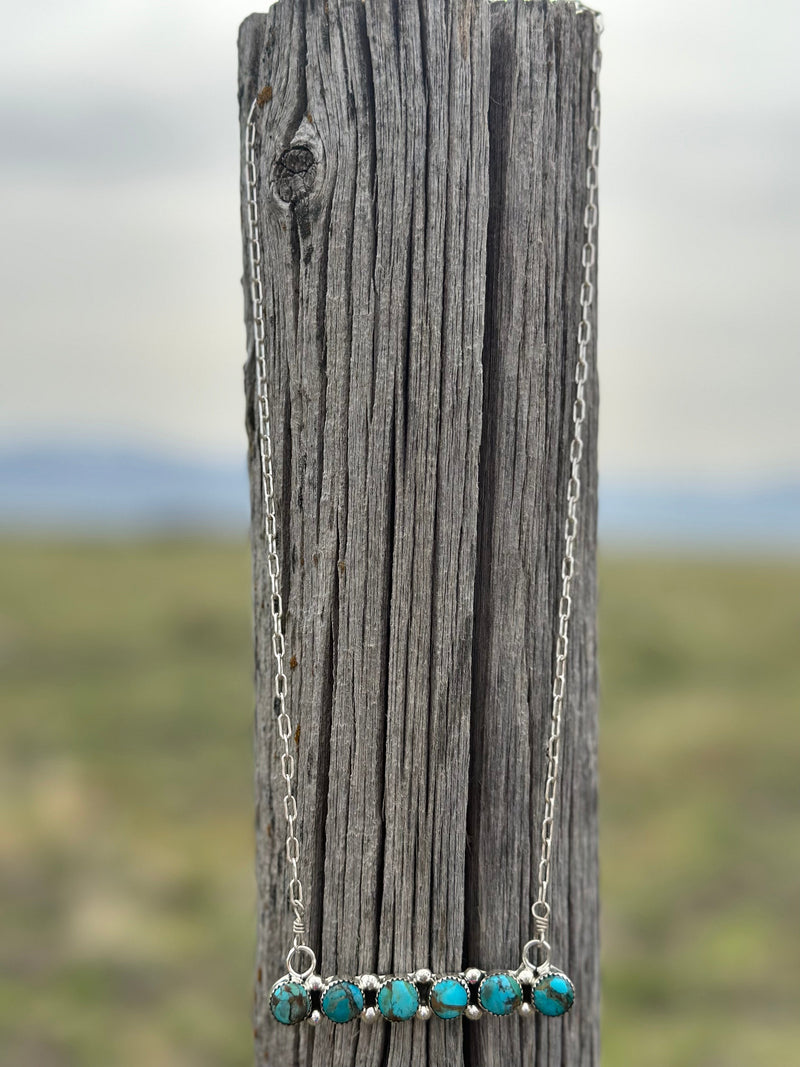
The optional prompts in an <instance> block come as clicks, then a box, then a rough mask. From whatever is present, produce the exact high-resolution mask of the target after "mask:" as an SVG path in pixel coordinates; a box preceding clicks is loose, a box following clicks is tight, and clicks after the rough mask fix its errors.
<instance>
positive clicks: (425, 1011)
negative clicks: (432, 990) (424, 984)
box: [417, 1004, 433, 1022]
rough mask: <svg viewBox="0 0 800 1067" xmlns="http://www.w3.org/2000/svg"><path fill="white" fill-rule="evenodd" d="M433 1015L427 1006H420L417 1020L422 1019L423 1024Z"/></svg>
mask: <svg viewBox="0 0 800 1067" xmlns="http://www.w3.org/2000/svg"><path fill="white" fill-rule="evenodd" d="M432 1014H433V1012H432V1011H431V1009H430V1008H429V1007H428V1005H427V1004H420V1006H419V1007H418V1008H417V1018H418V1019H422V1021H423V1022H424V1021H425V1020H426V1019H430V1017H431V1015H432Z"/></svg>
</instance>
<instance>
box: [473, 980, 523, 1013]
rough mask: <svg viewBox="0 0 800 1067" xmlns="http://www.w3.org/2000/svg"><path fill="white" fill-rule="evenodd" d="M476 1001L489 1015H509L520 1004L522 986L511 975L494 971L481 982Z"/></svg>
mask: <svg viewBox="0 0 800 1067" xmlns="http://www.w3.org/2000/svg"><path fill="white" fill-rule="evenodd" d="M478 1000H479V1001H480V1003H481V1007H482V1008H483V1010H484V1011H488V1012H489V1014H490V1015H511V1014H512V1012H515V1011H516V1010H517V1008H518V1007H519V1006H520V1004H521V1003H522V986H521V985H520V984H519V982H518V981H517V980H516V978H515V977H514V975H513V974H506V972H505V971H496V972H495V973H494V974H487V976H486V977H485V978H484V980H483V981H482V982H481V984H480V988H479V990H478Z"/></svg>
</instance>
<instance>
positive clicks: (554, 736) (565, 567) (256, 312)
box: [245, 3, 603, 975]
mask: <svg viewBox="0 0 800 1067" xmlns="http://www.w3.org/2000/svg"><path fill="white" fill-rule="evenodd" d="M575 8H576V10H577V11H579V12H588V13H589V14H591V15H592V17H593V19H594V27H595V39H596V44H595V48H594V52H593V54H592V68H591V69H592V84H591V125H590V128H589V136H588V141H587V148H588V159H589V161H588V165H587V170H586V191H587V202H586V208H585V211H584V217H583V226H584V245H583V250H582V255H581V262H582V266H583V282H582V285H581V290H580V305H581V320H580V325H579V327H578V338H577V342H578V361H577V366H576V369H575V386H576V392H575V401H574V403H573V406H572V431H573V434H572V442H571V444H570V450H569V459H570V477H569V482H568V483H567V518H566V522H565V525H564V554H563V558H562V561H561V597H560V600H559V608H558V637H557V641H556V656H555V673H554V680H553V692H552V706H551V716H550V737H549V740H548V743H547V779H546V782H545V790H544V816H543V819H542V829H541V848H542V851H541V858H540V860H539V870H538V894H537V899H536V901H535V903H534V904H533V906H532V908H531V911H532V913H533V917H534V922H535V926H536V931H537V937H538V938H540V939H541V942H540V943H541V944H544V945H546V941H545V940H544V939H545V937H546V935H547V930H548V927H549V918H550V904H549V902H548V893H549V888H550V861H551V852H552V845H553V826H554V822H555V807H556V792H557V786H558V775H559V751H560V743H561V718H562V712H563V707H564V689H565V685H566V671H567V652H568V649H569V624H570V618H571V616H572V579H573V577H574V573H575V542H576V539H577V536H578V514H577V508H578V501H579V500H580V495H581V480H580V466H581V460H582V457H583V425H584V422H585V419H586V399H585V391H586V381H587V376H588V370H589V364H588V358H587V357H588V350H589V344H590V342H591V311H592V305H593V302H594V285H593V282H592V277H593V271H594V265H595V261H596V251H597V250H596V237H595V233H596V229H597V162H598V151H599V145H600V90H599V87H598V74H599V71H600V62H601V55H602V54H601V51H600V47H599V39H600V34H601V33H602V31H603V26H602V19H601V16H600V14H599V13H598V12H596V11H593V10H592V9H591V8H588V7H586V6H585V5H583V4H580V3H576V4H575ZM258 104H259V101H258V98H256V99H255V100H254V101H253V103H252V105H251V107H250V111H249V114H248V116H247V124H246V141H245V184H246V190H247V200H246V208H247V235H248V251H249V261H250V304H251V310H252V322H253V337H254V344H255V368H256V395H257V401H258V442H259V454H260V467H261V495H262V501H263V505H264V533H265V538H266V542H267V564H268V570H269V577H270V585H271V612H272V650H273V653H274V655H275V662H276V672H275V677H274V692H275V703H276V707H277V708H278V716H277V725H278V734H279V736H280V739H281V741H282V743H283V752H282V754H281V776H282V778H283V781H284V783H285V786H286V790H285V795H284V798H283V811H284V816H285V819H286V859H287V862H288V864H289V883H288V896H289V904H290V907H291V909H292V911H293V912H294V922H293V924H292V930H293V935H294V937H293V941H292V947H291V949H290V951H289V953H288V956H287V965H288V966H289V970H290V971H291V973H292V974H294V975H297V974H306V973H310V971H311V969H313V965H314V963H315V957H314V953H313V952H312V950H311V949H310V948H309V947H308V946H307V945H306V944H305V938H306V914H305V903H304V899H303V883H302V882H301V880H300V873H299V863H300V842H299V840H298V838H297V832H296V830H297V801H296V798H295V795H294V776H295V764H296V761H295V757H294V754H293V753H292V751H291V749H290V743H291V739H292V734H293V731H292V722H291V718H290V716H289V713H288V712H287V710H286V674H285V672H284V669H283V660H284V654H285V646H284V637H283V601H282V599H281V594H280V560H279V557H278V546H277V521H276V515H275V483H274V479H273V472H272V435H271V430H270V411H269V400H268V398H267V390H266V380H267V361H266V342H265V330H266V320H265V315H264V288H263V280H262V256H261V237H260V233H259V212H258V199H257V189H258V170H257V157H256V148H255V146H256V121H255V115H256V111H257V109H258ZM534 943H536V942H531V943H530V944H534ZM300 955H304V956H305V957H306V959H307V960H308V961H310V967H307V968H305V969H304V970H302V971H298V970H297V969H296V968H295V966H294V960H295V959H297V958H298V956H300Z"/></svg>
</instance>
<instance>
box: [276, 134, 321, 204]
mask: <svg viewBox="0 0 800 1067" xmlns="http://www.w3.org/2000/svg"><path fill="white" fill-rule="evenodd" d="M316 179H317V160H316V157H315V156H314V153H313V152H312V151H311V149H310V148H309V147H308V145H293V146H292V147H291V148H287V149H286V151H285V152H283V153H282V154H281V155H280V156H279V157H278V159H277V160H276V161H275V169H274V179H273V180H274V183H275V194H276V196H277V197H278V199H279V200H282V201H283V202H284V203H285V204H299V203H300V202H301V201H303V200H306V199H307V198H308V197H309V196H310V195H311V193H312V192H313V190H314V184H315V182H316Z"/></svg>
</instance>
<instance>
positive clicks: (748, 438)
mask: <svg viewBox="0 0 800 1067" xmlns="http://www.w3.org/2000/svg"><path fill="white" fill-rule="evenodd" d="M264 6H267V5H264ZM250 10H251V7H250V5H249V4H247V3H238V2H230V0H229V2H226V3H221V2H219V0H192V2H191V3H189V2H188V0H136V2H130V0H118V2H110V0H71V2H70V3H69V4H64V3H62V2H55V0H49V2H44V0H27V2H26V3H25V4H24V5H23V4H19V3H17V4H15V5H14V6H13V7H11V6H10V5H6V6H5V9H4V13H3V23H4V33H3V37H4V43H3V45H2V46H0V48H2V51H3V55H2V56H1V57H0V59H1V60H2V61H1V62H0V223H1V224H2V247H3V255H2V264H1V265H0V271H1V272H2V276H1V277H0V353H2V359H3V385H2V389H1V390H0V446H8V445H9V444H13V443H15V442H19V441H32V440H41V439H43V438H44V439H52V438H53V437H57V438H58V439H60V440H65V441H75V442H84V441H89V442H92V441H97V440H99V439H101V438H102V439H108V438H109V436H111V437H113V438H114V439H116V440H118V441H121V442H128V443H133V444H136V445H139V444H144V445H146V446H147V447H149V448H152V449H160V450H169V451H171V452H179V453H186V452H199V453H201V454H202V455H203V457H204V458H205V457H211V458H220V459H230V458H233V457H236V456H238V455H243V450H244V438H243V430H242V424H243V411H242V408H243V401H242V387H241V365H242V361H243V357H244V351H243V347H244V328H243V325H242V300H241V291H240V286H239V278H240V274H241V245H240V237H239V231H238V224H239V222H238V220H239V213H238V212H239V209H238V162H239V157H238V151H239V149H238V129H237V107H236V47H235V46H236V33H237V26H238V23H239V21H240V20H241V18H243V17H244V16H245V15H247V14H248V13H249V12H250ZM604 12H605V16H606V27H607V30H606V34H605V36H604V39H603V47H604V53H605V58H604V69H603V76H602V89H603V133H602V148H601V274H600V370H601V385H602V414H601V425H602V430H601V465H602V471H603V473H604V475H605V476H606V477H607V478H613V479H615V480H616V479H623V478H626V477H636V478H642V477H653V478H654V479H658V480H666V481H681V482H691V481H693V482H708V481H713V480H724V481H738V480H741V479H745V480H748V481H755V480H761V479H767V478H768V479H777V478H785V477H787V476H789V477H794V478H797V477H800V429H798V422H799V420H798V417H797V397H798V387H800V358H798V357H799V356H800V341H798V337H800V330H799V329H798V310H797V308H798V300H797V283H798V275H799V274H800V269H799V264H800V207H799V205H800V195H798V194H799V193H800V188H799V186H800V181H798V173H800V64H798V62H797V57H796V49H797V40H798V38H800V5H798V4H797V3H796V2H790V0H772V2H771V3H770V4H769V5H757V4H754V3H752V2H747V3H746V2H744V0H727V2H725V0H671V2H670V3H669V4H665V3H662V2H655V0H607V2H606V3H605V5H604Z"/></svg>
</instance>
